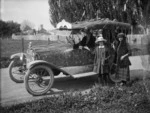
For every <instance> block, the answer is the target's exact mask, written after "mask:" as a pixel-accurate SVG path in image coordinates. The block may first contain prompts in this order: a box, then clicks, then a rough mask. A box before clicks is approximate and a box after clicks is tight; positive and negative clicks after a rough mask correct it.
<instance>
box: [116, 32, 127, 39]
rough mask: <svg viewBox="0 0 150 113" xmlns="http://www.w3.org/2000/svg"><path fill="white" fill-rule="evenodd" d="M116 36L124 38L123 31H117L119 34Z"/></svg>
mask: <svg viewBox="0 0 150 113" xmlns="http://www.w3.org/2000/svg"><path fill="white" fill-rule="evenodd" d="M117 37H118V38H120V37H122V38H126V37H125V34H124V33H119V34H118V35H117Z"/></svg>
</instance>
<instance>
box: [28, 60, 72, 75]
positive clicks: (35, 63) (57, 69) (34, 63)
mask: <svg viewBox="0 0 150 113" xmlns="http://www.w3.org/2000/svg"><path fill="white" fill-rule="evenodd" d="M38 65H46V66H48V67H49V68H51V69H52V71H53V73H54V75H58V74H59V73H60V72H62V73H63V74H65V75H70V74H69V73H68V72H66V71H65V70H62V69H61V68H60V67H58V66H56V65H54V64H51V63H49V62H47V61H44V60H35V61H32V62H30V63H28V64H27V69H28V70H30V69H32V68H33V67H35V66H38Z"/></svg>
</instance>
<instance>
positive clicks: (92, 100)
mask: <svg viewBox="0 0 150 113" xmlns="http://www.w3.org/2000/svg"><path fill="white" fill-rule="evenodd" d="M145 84H146V85H144V84H143V81H138V82H134V83H133V84H132V86H131V87H126V86H114V87H109V86H104V87H102V86H101V85H95V86H93V88H92V89H91V91H90V92H89V93H87V94H84V95H83V94H82V93H80V92H77V93H75V92H72V91H71V92H68V93H64V94H60V95H59V96H54V97H49V98H44V99H41V100H36V101H32V102H27V103H23V104H18V105H13V106H10V107H0V109H1V112H2V113H150V92H147V89H150V81H149V80H148V81H145Z"/></svg>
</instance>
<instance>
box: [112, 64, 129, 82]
mask: <svg viewBox="0 0 150 113" xmlns="http://www.w3.org/2000/svg"><path fill="white" fill-rule="evenodd" d="M110 78H111V79H112V80H113V81H114V82H121V81H122V80H123V81H130V70H129V66H128V67H125V68H118V70H117V72H116V73H114V74H112V75H111V76H110Z"/></svg>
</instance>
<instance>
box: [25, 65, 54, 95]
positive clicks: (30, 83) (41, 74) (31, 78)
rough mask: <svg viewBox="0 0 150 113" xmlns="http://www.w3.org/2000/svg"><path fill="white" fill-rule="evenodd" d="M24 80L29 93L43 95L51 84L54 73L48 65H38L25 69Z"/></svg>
mask: <svg viewBox="0 0 150 113" xmlns="http://www.w3.org/2000/svg"><path fill="white" fill-rule="evenodd" d="M24 82H25V87H26V90H27V91H28V92H29V93H30V94H31V95H33V96H39V95H44V94H46V93H47V92H48V91H49V90H50V88H51V87H52V85H53V82H54V74H53V71H52V70H51V69H50V68H49V67H48V66H45V65H38V66H35V67H33V68H31V69H29V70H28V71H27V73H26V75H25V81H24Z"/></svg>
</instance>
